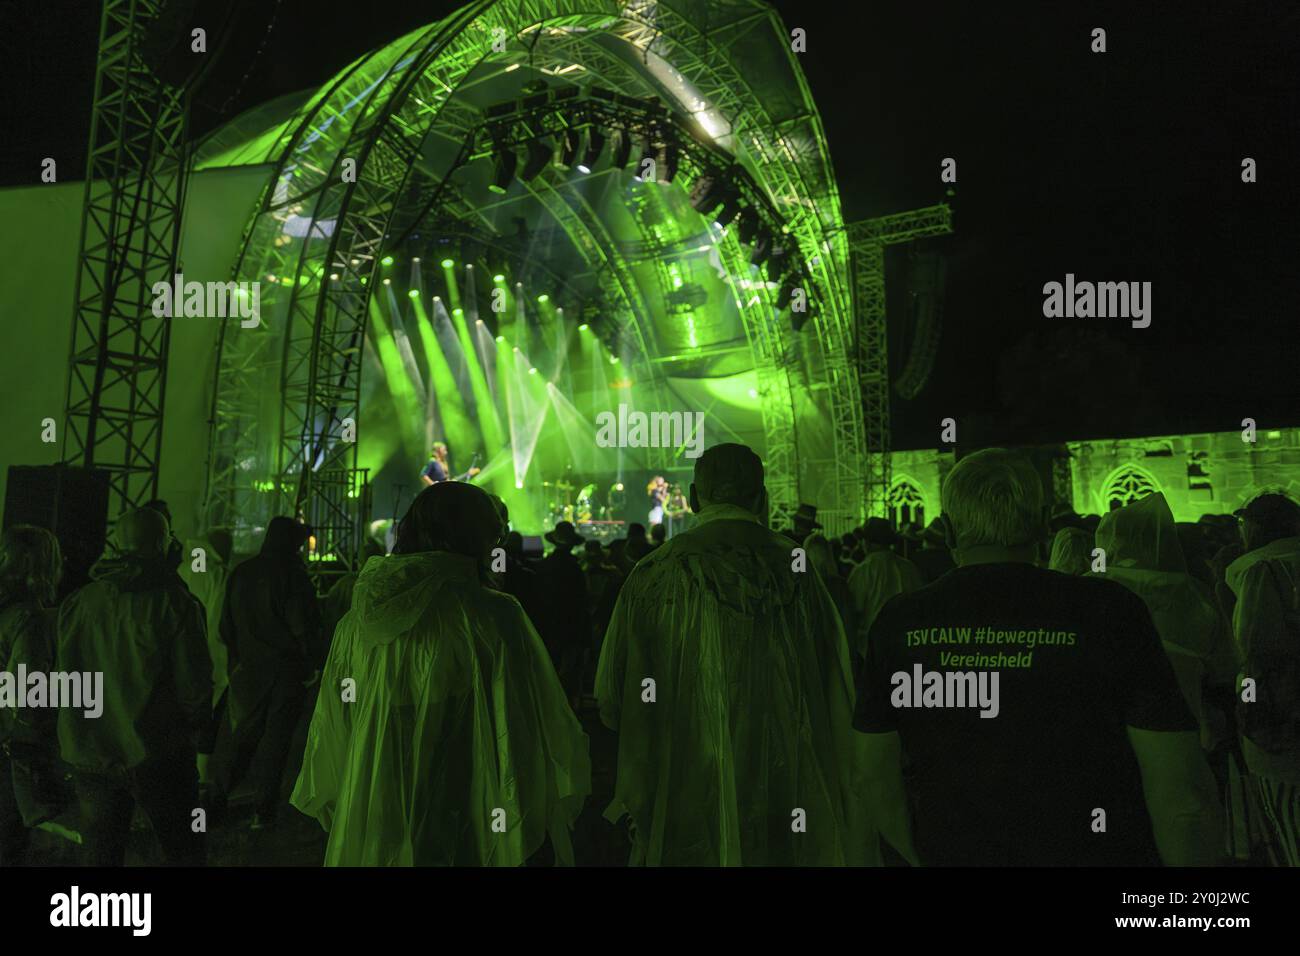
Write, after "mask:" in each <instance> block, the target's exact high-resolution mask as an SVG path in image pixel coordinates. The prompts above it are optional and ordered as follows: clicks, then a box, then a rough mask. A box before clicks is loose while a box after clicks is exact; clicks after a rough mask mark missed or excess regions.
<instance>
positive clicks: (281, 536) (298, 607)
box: [211, 517, 325, 829]
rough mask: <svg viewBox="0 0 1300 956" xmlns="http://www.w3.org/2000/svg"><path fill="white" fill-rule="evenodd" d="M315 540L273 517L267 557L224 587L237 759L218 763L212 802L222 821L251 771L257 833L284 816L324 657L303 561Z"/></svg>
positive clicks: (251, 562)
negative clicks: (299, 734) (296, 744)
mask: <svg viewBox="0 0 1300 956" xmlns="http://www.w3.org/2000/svg"><path fill="white" fill-rule="evenodd" d="M310 535H311V531H310V529H309V528H307V526H306V525H304V524H301V523H300V522H297V521H294V520H293V519H292V518H287V517H277V518H272V519H271V521H270V523H269V524H268V525H267V528H266V537H265V538H264V539H263V541H262V550H261V551H260V552H259V553H258V554H257V555H256V556H255V557H252V558H249V559H248V560H247V561H244V562H243V563H242V564H240V565H239V566H238V567H236V568H235V570H234V571H232V572H231V574H230V580H229V581H228V582H227V585H226V600H225V604H224V606H223V607H222V613H221V640H222V643H224V644H225V646H226V651H227V654H228V657H227V660H228V664H227V667H228V671H229V677H230V690H229V694H228V696H227V703H228V709H229V712H230V745H229V746H230V751H231V752H230V755H229V757H228V758H227V759H224V760H223V759H218V760H215V761H214V763H215V764H216V765H217V772H216V773H215V774H214V775H213V776H214V780H213V796H212V799H211V803H212V805H213V807H214V808H215V809H216V811H217V813H218V814H220V813H221V812H222V811H223V810H224V807H225V805H226V802H227V800H228V798H229V797H230V796H231V794H232V793H233V792H234V790H235V788H236V787H237V786H238V785H239V784H240V783H241V782H242V781H243V780H244V778H245V777H247V776H250V771H253V772H254V774H255V776H254V779H253V781H252V782H253V787H254V790H255V801H256V802H255V806H254V816H253V822H252V826H253V828H254V829H259V828H261V827H263V826H266V825H269V824H271V823H272V822H274V820H275V818H276V817H277V815H278V811H279V809H280V801H281V789H280V784H281V780H282V778H283V776H284V772H285V764H286V762H287V761H288V759H289V752H290V749H291V748H292V746H293V734H294V730H295V728H297V726H298V722H299V720H300V719H301V718H302V716H303V712H304V710H305V709H306V706H307V701H308V699H309V693H310V692H309V691H308V689H307V688H308V685H309V684H310V683H311V681H312V678H313V676H314V675H315V674H316V673H317V670H318V668H319V667H320V665H321V663H322V662H323V660H324V657H325V650H324V634H323V632H322V629H321V620H320V609H319V606H318V604H317V601H316V590H315V588H313V587H312V583H311V578H310V577H309V576H308V574H307V568H306V567H305V566H304V564H303V561H302V557H301V552H302V547H303V545H304V544H306V543H307V540H308V538H309V537H310ZM257 757H260V758H261V759H260V760H258V761H257V762H256V763H255V762H254V759H255V758H257Z"/></svg>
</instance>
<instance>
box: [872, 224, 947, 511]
mask: <svg viewBox="0 0 1300 956" xmlns="http://www.w3.org/2000/svg"><path fill="white" fill-rule="evenodd" d="M847 230H848V237H849V250H850V254H851V257H852V268H853V311H854V314H855V316H856V318H857V362H858V384H859V387H860V388H861V391H862V419H863V425H864V427H865V429H866V439H867V453H866V460H865V465H866V467H865V470H864V474H863V479H864V481H865V483H866V511H867V516H868V517H871V516H877V517H884V516H885V515H886V514H887V513H888V508H889V481H890V475H889V450H890V449H889V444H890V442H889V335H888V328H887V326H886V323H885V247H886V246H896V245H900V244H902V243H907V242H912V241H914V240H917V239H923V238H925V237H927V236H941V235H944V234H946V233H949V232H952V210H951V209H949V208H948V205H947V204H946V203H940V204H939V205H937V206H927V207H926V208H924V209H913V210H910V211H908V212H900V213H894V214H893V215H890V216H880V217H878V218H876V219H864V220H862V221H860V222H854V223H850V224H849V225H848V226H847Z"/></svg>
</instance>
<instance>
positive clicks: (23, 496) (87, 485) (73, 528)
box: [3, 465, 109, 597]
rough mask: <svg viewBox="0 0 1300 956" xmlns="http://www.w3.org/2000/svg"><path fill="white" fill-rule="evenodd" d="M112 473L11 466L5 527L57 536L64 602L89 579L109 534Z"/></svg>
mask: <svg viewBox="0 0 1300 956" xmlns="http://www.w3.org/2000/svg"><path fill="white" fill-rule="evenodd" d="M108 491H109V489H108V474H107V472H104V471H100V470H90V469H86V468H74V467H70V466H68V465H10V466H9V478H8V485H7V486H6V489H5V510H4V524H3V527H4V528H6V529H7V528H10V527H12V526H14V525H16V524H31V525H36V526H37V527H38V528H46V529H48V530H50V531H53V532H54V536H55V537H56V538H58V539H59V547H60V548H61V549H62V550H63V560H64V568H63V584H62V585H61V586H60V588H59V594H60V597H62V596H63V595H66V594H69V593H71V592H72V591H74V590H76V589H77V588H79V587H81V585H83V584H85V583H86V582H87V581H89V580H90V566H91V565H92V564H94V563H95V561H97V560H98V559H99V556H100V555H101V554H103V553H104V545H105V544H106V543H107V535H108Z"/></svg>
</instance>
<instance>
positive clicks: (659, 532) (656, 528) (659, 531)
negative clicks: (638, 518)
mask: <svg viewBox="0 0 1300 956" xmlns="http://www.w3.org/2000/svg"><path fill="white" fill-rule="evenodd" d="M650 539H651V540H652V541H654V542H656V543H657V544H663V543H664V542H665V541H667V540H668V529H667V528H665V527H664V526H663V525H661V524H654V525H651V526H650Z"/></svg>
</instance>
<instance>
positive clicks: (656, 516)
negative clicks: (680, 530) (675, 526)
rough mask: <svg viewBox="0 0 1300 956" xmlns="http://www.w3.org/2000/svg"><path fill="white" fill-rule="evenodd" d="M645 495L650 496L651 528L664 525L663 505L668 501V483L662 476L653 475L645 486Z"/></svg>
mask: <svg viewBox="0 0 1300 956" xmlns="http://www.w3.org/2000/svg"><path fill="white" fill-rule="evenodd" d="M645 493H646V494H647V495H649V496H650V515H649V523H650V525H651V527H653V526H654V525H657V524H663V523H664V504H665V503H666V502H667V501H668V482H667V480H666V479H665V478H664V476H663V475H655V476H654V477H653V478H651V479H650V484H648V485H646V489H645Z"/></svg>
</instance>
